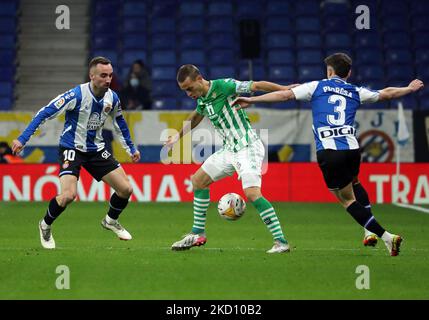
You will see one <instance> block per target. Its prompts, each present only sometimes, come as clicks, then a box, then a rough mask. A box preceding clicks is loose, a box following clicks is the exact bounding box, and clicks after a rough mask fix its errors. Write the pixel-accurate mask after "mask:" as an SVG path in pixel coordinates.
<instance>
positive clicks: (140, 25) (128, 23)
mask: <svg viewBox="0 0 429 320" xmlns="http://www.w3.org/2000/svg"><path fill="white" fill-rule="evenodd" d="M103 20H104V19H103ZM103 20H101V21H103ZM147 29H148V25H147V20H146V18H145V17H138V18H135V17H132V18H127V19H124V20H123V32H124V34H128V33H143V34H144V33H146V32H147Z"/></svg>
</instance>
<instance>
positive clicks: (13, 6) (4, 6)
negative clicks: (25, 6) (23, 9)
mask: <svg viewBox="0 0 429 320" xmlns="http://www.w3.org/2000/svg"><path fill="white" fill-rule="evenodd" d="M17 10H18V2H17V1H10V0H9V1H7V0H6V1H2V2H0V16H10V17H14V16H15V15H16V12H17Z"/></svg>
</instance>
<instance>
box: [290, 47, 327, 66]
mask: <svg viewBox="0 0 429 320" xmlns="http://www.w3.org/2000/svg"><path fill="white" fill-rule="evenodd" d="M296 56H297V61H298V64H300V65H303V64H304V65H309V64H322V63H323V55H322V52H321V51H320V50H299V51H298V52H297V55H296ZM299 68H300V67H298V69H299Z"/></svg>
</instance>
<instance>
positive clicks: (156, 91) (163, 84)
mask: <svg viewBox="0 0 429 320" xmlns="http://www.w3.org/2000/svg"><path fill="white" fill-rule="evenodd" d="M176 88H177V83H176V81H175V80H161V81H160V80H156V81H153V82H152V96H153V97H154V98H158V97H165V96H174V95H175V93H176V92H175V91H176V90H175V89H176Z"/></svg>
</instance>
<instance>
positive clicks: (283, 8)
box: [267, 1, 292, 16]
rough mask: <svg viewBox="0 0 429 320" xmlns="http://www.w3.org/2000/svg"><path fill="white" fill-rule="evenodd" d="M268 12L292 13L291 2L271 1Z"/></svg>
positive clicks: (273, 13)
mask: <svg viewBox="0 0 429 320" xmlns="http://www.w3.org/2000/svg"><path fill="white" fill-rule="evenodd" d="M267 14H268V15H270V16H275V15H284V16H287V15H291V14H292V8H291V3H290V2H287V1H269V2H268V4H267Z"/></svg>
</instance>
